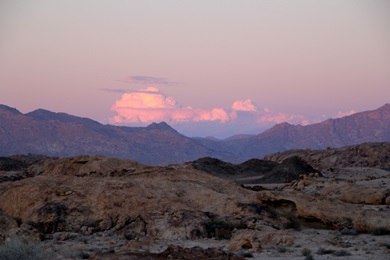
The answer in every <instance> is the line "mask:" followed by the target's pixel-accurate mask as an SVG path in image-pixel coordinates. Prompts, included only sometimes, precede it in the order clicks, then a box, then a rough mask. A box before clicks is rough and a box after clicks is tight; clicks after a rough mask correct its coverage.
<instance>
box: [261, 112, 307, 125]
mask: <svg viewBox="0 0 390 260" xmlns="http://www.w3.org/2000/svg"><path fill="white" fill-rule="evenodd" d="M284 122H288V123H291V124H300V125H308V124H310V121H309V120H307V119H306V118H304V117H303V116H301V115H289V114H284V113H277V114H271V113H269V112H268V113H266V114H261V115H259V117H258V118H257V123H277V124H280V123H284Z"/></svg>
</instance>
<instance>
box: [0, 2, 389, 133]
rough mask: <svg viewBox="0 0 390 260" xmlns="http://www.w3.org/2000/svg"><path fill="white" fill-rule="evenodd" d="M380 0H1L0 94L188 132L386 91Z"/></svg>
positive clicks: (7, 101)
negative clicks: (157, 123)
mask: <svg viewBox="0 0 390 260" xmlns="http://www.w3.org/2000/svg"><path fill="white" fill-rule="evenodd" d="M389 14H390V1H388V0H316V1H313V0H295V1H288V0H220V1H216V0H207V1H206V0H198V1H179V0H175V1H171V0H166V1H151V0H142V1H133V0H66V1H63V0H30V1H26V0H1V1H0V104H4V105H8V106H11V107H15V108H17V109H18V110H20V111H21V112H23V113H27V112H30V111H33V110H35V109H38V108H43V109H47V110H51V111H54V112H66V113H68V114H72V115H76V116H81V117H88V118H91V119H94V120H96V121H99V122H101V123H103V124H108V123H109V124H115V125H127V126H146V125H148V124H150V123H152V122H161V121H165V122H167V123H168V124H170V125H171V126H172V127H174V128H175V129H176V130H178V131H179V132H180V133H182V134H184V135H187V136H214V137H218V138H225V137H228V136H231V135H235V134H256V133H260V132H262V131H264V130H266V129H268V128H270V127H272V126H273V125H275V124H277V123H282V122H289V123H291V124H302V125H307V124H312V123H316V122H320V121H323V120H326V119H328V118H337V117H342V116H346V115H350V114H352V113H355V112H360V111H366V110H373V109H376V108H378V107H380V106H382V105H384V104H385V103H389V102H390V98H389V97H390V15H389Z"/></svg>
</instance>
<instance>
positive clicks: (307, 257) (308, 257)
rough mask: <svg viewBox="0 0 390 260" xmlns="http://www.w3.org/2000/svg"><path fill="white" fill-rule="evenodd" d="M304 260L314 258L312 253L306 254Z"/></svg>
mask: <svg viewBox="0 0 390 260" xmlns="http://www.w3.org/2000/svg"><path fill="white" fill-rule="evenodd" d="M305 260H314V256H312V255H307V256H306V257H305Z"/></svg>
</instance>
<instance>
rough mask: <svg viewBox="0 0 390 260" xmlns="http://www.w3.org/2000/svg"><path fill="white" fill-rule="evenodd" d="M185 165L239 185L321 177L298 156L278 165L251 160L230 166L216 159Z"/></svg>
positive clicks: (265, 161)
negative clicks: (315, 175)
mask: <svg viewBox="0 0 390 260" xmlns="http://www.w3.org/2000/svg"><path fill="white" fill-rule="evenodd" d="M186 165H190V166H192V167H193V168H195V169H196V170H199V171H204V172H207V173H209V174H211V175H214V176H217V177H220V178H223V179H227V180H232V181H234V182H237V183H241V184H264V183H289V182H291V181H294V180H298V179H299V178H300V177H302V175H309V174H314V173H317V175H318V176H321V173H320V172H319V171H318V170H315V169H314V168H313V167H311V166H310V165H308V164H307V163H306V162H305V161H303V160H302V159H300V158H299V157H298V156H292V157H289V158H286V159H285V160H283V161H282V162H280V163H279V162H273V161H270V160H259V159H251V160H248V161H246V162H243V163H241V164H232V163H229V162H224V161H221V160H218V159H216V158H201V159H198V160H196V161H193V162H189V163H187V164H186Z"/></svg>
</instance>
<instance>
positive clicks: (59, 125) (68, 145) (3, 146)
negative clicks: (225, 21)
mask: <svg viewBox="0 0 390 260" xmlns="http://www.w3.org/2000/svg"><path fill="white" fill-rule="evenodd" d="M389 141H390V104H389V103H387V104H385V105H383V106H381V107H380V108H378V109H375V110H370V111H365V112H359V113H356V114H353V115H350V116H346V117H343V118H337V119H328V120H325V121H323V122H320V123H316V124H312V125H306V126H302V125H291V124H289V123H281V124H277V125H275V126H274V127H272V128H270V129H268V130H266V131H264V132H262V133H260V134H257V135H245V134H241V135H235V136H232V137H229V138H226V139H222V140H221V139H213V138H190V137H187V136H184V135H182V134H180V133H179V132H177V131H176V130H175V129H174V128H172V127H171V126H170V125H168V124H167V123H165V122H160V123H152V124H150V125H148V126H146V127H128V126H115V125H103V124H101V123H99V122H97V121H94V120H92V119H89V118H83V117H78V116H74V115H69V114H67V113H55V112H51V111H49V110H45V109H37V110H34V111H32V112H29V113H26V114H22V113H21V112H19V111H18V110H17V109H16V108H12V107H8V106H6V105H0V156H8V155H12V154H26V153H34V154H43V155H48V156H59V157H63V156H77V155H82V154H89V155H104V156H110V157H118V158H127V159H131V160H136V161H139V162H141V163H145V164H152V165H167V164H179V163H184V162H188V161H193V160H196V159H198V158H202V157H215V158H218V159H222V160H226V161H230V162H235V163H238V162H244V161H246V160H249V159H251V158H261V157H263V156H265V155H267V154H272V153H276V152H283V151H286V150H290V149H307V148H309V149H326V148H328V147H334V148H337V147H342V146H348V145H354V144H359V143H366V142H389Z"/></svg>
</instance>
